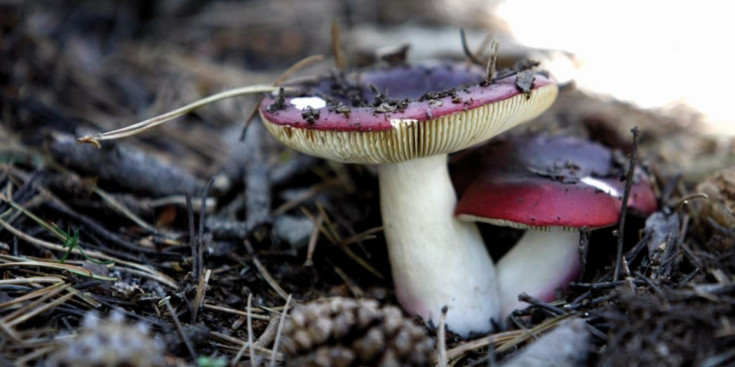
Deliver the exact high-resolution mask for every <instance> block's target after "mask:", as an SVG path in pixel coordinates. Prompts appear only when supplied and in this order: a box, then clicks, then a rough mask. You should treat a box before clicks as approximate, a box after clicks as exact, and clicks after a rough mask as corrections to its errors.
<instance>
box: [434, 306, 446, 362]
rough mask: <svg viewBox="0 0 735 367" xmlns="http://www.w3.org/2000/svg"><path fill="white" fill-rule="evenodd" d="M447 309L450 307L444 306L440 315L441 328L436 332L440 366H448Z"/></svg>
mask: <svg viewBox="0 0 735 367" xmlns="http://www.w3.org/2000/svg"><path fill="white" fill-rule="evenodd" d="M447 311H448V307H447V306H444V307H442V314H441V316H440V317H439V330H437V332H436V349H437V360H438V361H439V367H447V361H448V360H447V330H446V325H447Z"/></svg>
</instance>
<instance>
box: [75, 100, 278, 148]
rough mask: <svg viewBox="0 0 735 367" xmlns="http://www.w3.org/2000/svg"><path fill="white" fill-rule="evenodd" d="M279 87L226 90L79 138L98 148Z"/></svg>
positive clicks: (82, 141)
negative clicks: (224, 102) (205, 108)
mask: <svg viewBox="0 0 735 367" xmlns="http://www.w3.org/2000/svg"><path fill="white" fill-rule="evenodd" d="M276 90H278V88H276V87H273V86H269V85H251V86H247V87H242V88H235V89H230V90H226V91H224V92H221V93H217V94H215V95H212V96H209V97H206V98H202V99H200V100H198V101H196V102H194V103H190V104H188V105H186V106H184V107H181V108H177V109H175V110H173V111H171V112H168V113H165V114H163V115H160V116H156V117H153V118H151V119H148V120H145V121H141V122H139V123H137V124H133V125H130V126H127V127H124V128H122V129H117V130H113V131H109V132H105V133H101V134H94V135H87V136H83V137H81V138H79V139H77V140H78V141H79V142H80V143H88V144H92V145H94V146H95V147H97V148H100V147H101V145H100V141H103V140H114V139H120V138H124V137H128V136H133V135H137V134H140V133H142V132H143V131H146V130H148V129H151V128H153V127H156V126H158V125H160V124H162V123H164V122H167V121H170V120H173V119H175V118H177V117H180V116H183V115H185V114H187V113H189V112H191V111H194V110H196V109H197V108H199V107H202V106H205V105H208V104H210V103H213V102H217V101H221V100H223V99H227V98H232V97H239V96H242V95H247V94H253V93H264V92H275V91H276Z"/></svg>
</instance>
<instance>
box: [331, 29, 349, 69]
mask: <svg viewBox="0 0 735 367" xmlns="http://www.w3.org/2000/svg"><path fill="white" fill-rule="evenodd" d="M332 53H333V54H334V64H335V66H336V67H337V70H340V71H342V70H345V68H346V67H347V65H346V64H345V59H344V56H343V55H342V48H341V47H340V42H339V24H338V23H337V19H332Z"/></svg>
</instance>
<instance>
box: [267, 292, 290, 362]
mask: <svg viewBox="0 0 735 367" xmlns="http://www.w3.org/2000/svg"><path fill="white" fill-rule="evenodd" d="M289 303H291V295H290V294H289V295H288V298H287V299H286V304H285V305H284V306H283V311H282V312H281V317H280V318H279V320H278V331H277V332H276V341H275V342H273V352H272V353H271V363H270V366H271V367H275V365H276V354H277V353H278V346H279V345H280V343H281V332H282V331H283V325H284V322H283V321H284V320H285V319H286V315H287V314H288V305H289Z"/></svg>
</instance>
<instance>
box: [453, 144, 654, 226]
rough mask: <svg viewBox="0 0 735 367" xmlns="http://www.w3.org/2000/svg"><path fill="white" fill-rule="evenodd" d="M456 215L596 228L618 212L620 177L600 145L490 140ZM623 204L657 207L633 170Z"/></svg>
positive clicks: (522, 223) (496, 221) (520, 223)
mask: <svg viewBox="0 0 735 367" xmlns="http://www.w3.org/2000/svg"><path fill="white" fill-rule="evenodd" d="M484 149H486V151H484V152H483V154H485V155H484V158H483V159H482V160H483V162H484V163H483V166H482V168H479V173H478V175H477V176H476V177H475V178H474V179H473V180H472V181H471V182H470V183H469V185H468V186H467V187H466V188H465V189H464V192H463V193H462V195H461V198H460V200H459V203H458V204H457V207H456V210H455V214H456V215H458V216H459V217H460V218H463V219H466V220H476V221H483V222H488V223H493V224H500V225H509V226H515V227H521V228H525V227H549V226H556V227H568V228H582V227H587V228H600V227H607V226H611V225H614V224H615V223H617V221H618V218H619V216H620V208H621V199H622V196H623V192H624V190H625V181H623V180H621V179H620V177H622V175H623V173H624V172H623V169H622V167H620V166H619V165H615V164H614V160H613V156H612V154H611V153H610V151H609V150H607V149H606V148H605V147H603V146H601V145H599V144H596V143H592V142H588V141H586V140H582V139H579V138H575V137H525V138H514V139H512V140H509V141H506V142H503V143H501V144H495V145H489V146H488V147H487V148H484ZM634 180H635V181H634V183H633V186H632V188H631V193H630V197H629V200H628V207H629V208H630V209H631V210H635V211H639V212H641V213H644V214H648V213H651V212H653V211H655V210H656V199H655V197H654V194H653V191H652V189H651V185H650V183H649V182H648V181H647V180H645V178H643V177H642V175H636V177H635V178H634Z"/></svg>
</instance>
